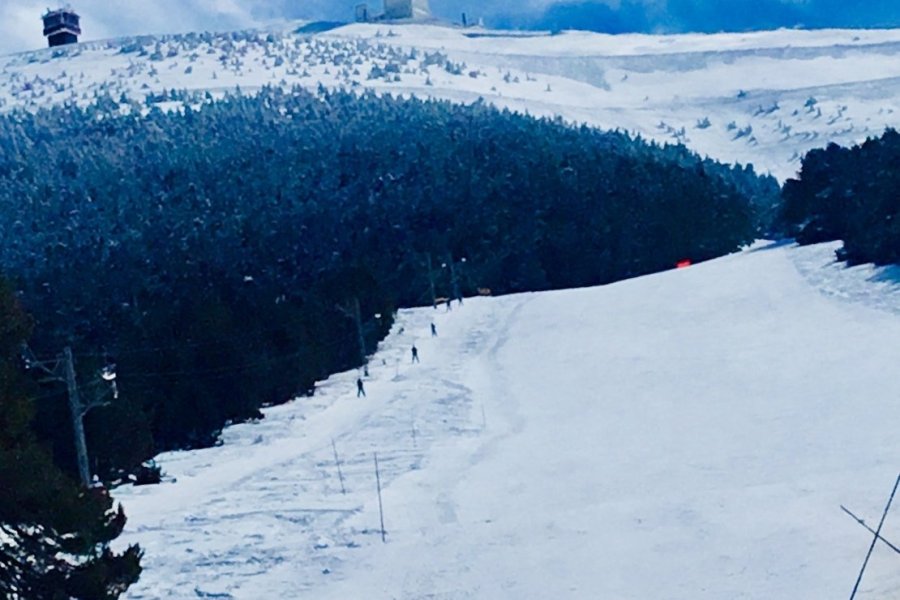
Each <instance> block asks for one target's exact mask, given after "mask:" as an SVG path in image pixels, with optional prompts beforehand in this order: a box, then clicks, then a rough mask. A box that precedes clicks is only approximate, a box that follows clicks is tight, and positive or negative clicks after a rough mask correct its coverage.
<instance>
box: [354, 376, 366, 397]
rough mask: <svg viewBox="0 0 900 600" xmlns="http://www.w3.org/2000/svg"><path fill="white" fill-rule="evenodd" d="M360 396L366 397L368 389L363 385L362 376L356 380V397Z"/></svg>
mask: <svg viewBox="0 0 900 600" xmlns="http://www.w3.org/2000/svg"><path fill="white" fill-rule="evenodd" d="M360 396H362V397H363V398H365V397H366V389H365V388H364V387H363V380H362V378H361V377H360V378H357V380H356V397H357V398H359V397H360Z"/></svg>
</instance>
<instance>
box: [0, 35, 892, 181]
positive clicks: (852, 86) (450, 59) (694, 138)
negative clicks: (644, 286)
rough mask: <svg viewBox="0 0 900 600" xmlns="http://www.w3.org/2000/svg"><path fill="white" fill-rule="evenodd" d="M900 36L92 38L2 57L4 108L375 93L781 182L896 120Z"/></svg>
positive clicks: (0, 96)
mask: <svg viewBox="0 0 900 600" xmlns="http://www.w3.org/2000/svg"><path fill="white" fill-rule="evenodd" d="M898 58H900V31H897V30H886V31H859V30H824V31H795V30H780V31H773V32H759V33H747V34H716V35H699V34H696V35H680V36H648V35H619V36H610V35H603V34H596V33H585V32H565V33H561V34H556V35H550V34H540V33H537V34H531V35H528V36H523V35H518V34H510V33H506V32H492V31H485V30H480V29H458V28H452V27H440V26H435V25H413V24H407V25H400V24H398V25H390V26H388V25H350V26H346V27H341V28H338V29H334V30H331V31H328V32H325V33H322V34H318V35H307V34H299V33H294V31H293V30H280V31H279V30H277V29H271V30H266V31H256V32H254V31H250V32H238V33H231V34H188V35H177V36H157V37H151V36H147V37H141V38H128V39H123V40H115V41H107V42H88V43H84V44H80V45H77V46H74V47H69V48H63V49H52V50H51V49H45V50H40V51H35V52H27V53H22V54H16V55H11V56H8V57H3V58H0V110H11V109H14V108H26V109H28V110H34V109H37V108H40V107H43V106H52V105H56V104H63V103H68V102H74V103H78V104H89V103H92V102H96V101H97V99H98V98H101V97H105V96H107V95H108V96H111V97H112V98H113V99H114V100H115V101H117V102H118V101H122V102H127V101H129V100H130V101H135V102H137V103H138V104H140V105H142V106H145V107H146V106H150V105H154V104H156V105H160V106H163V107H166V106H167V105H165V104H164V103H165V102H170V101H173V100H175V101H178V102H186V103H197V102H198V101H201V100H202V97H203V95H202V94H201V95H200V96H199V98H200V100H198V97H196V96H195V97H186V96H184V95H182V94H177V93H176V94H173V92H172V90H192V91H199V92H207V91H209V92H210V94H211V95H212V96H214V97H216V96H220V95H222V94H223V93H225V92H226V91H233V90H234V89H235V88H237V87H239V88H240V89H241V90H242V91H244V92H252V91H254V90H257V89H259V88H260V87H261V86H266V85H270V86H281V87H286V88H287V87H291V86H294V85H300V86H304V87H307V88H316V87H318V86H319V85H323V86H325V87H328V88H335V87H342V88H348V89H360V90H361V89H373V90H376V91H378V92H387V93H394V94H403V95H409V94H414V95H417V96H423V97H436V98H444V99H449V100H452V101H457V102H472V101H475V100H477V99H478V98H485V99H487V100H488V101H490V102H493V103H495V104H497V105H499V106H504V107H509V108H511V109H515V110H520V111H524V112H529V113H531V114H535V115H540V116H562V117H564V118H566V119H568V120H570V121H573V122H583V123H588V124H592V125H596V126H600V127H603V128H610V129H622V130H627V131H630V132H633V133H635V134H639V135H642V136H644V137H646V138H649V139H653V140H657V141H659V142H681V143H684V144H687V145H688V146H689V147H691V148H693V149H695V150H696V151H698V152H700V153H701V154H706V155H709V156H712V157H714V158H717V159H720V160H724V161H728V162H742V163H753V164H754V165H756V166H757V168H758V170H760V171H762V172H767V171H768V172H771V173H773V174H774V175H776V176H777V177H779V178H780V179H784V178H786V177H789V176H791V175H793V174H794V173H795V172H796V170H797V168H798V167H799V161H800V158H801V157H802V155H803V154H804V153H805V152H806V151H807V150H809V149H811V148H815V147H821V146H825V145H827V144H828V143H829V142H832V141H834V142H838V143H842V144H849V143H854V142H858V141H861V140H864V139H865V138H866V137H869V136H877V135H879V134H880V133H881V132H882V131H883V130H884V128H885V127H893V126H896V125H897V124H898V115H900V101H898V98H900V60H898Z"/></svg>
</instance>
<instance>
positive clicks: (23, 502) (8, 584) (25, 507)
mask: <svg viewBox="0 0 900 600" xmlns="http://www.w3.org/2000/svg"><path fill="white" fill-rule="evenodd" d="M29 329H30V324H29V322H28V319H27V318H26V316H25V314H24V313H23V312H22V310H21V308H20V307H19V304H18V302H17V301H16V299H15V297H14V295H13V294H12V293H11V291H10V289H9V287H8V286H7V285H6V284H5V283H3V282H0V596H2V597H3V598H9V599H10V600H20V599H21V600H64V599H65V600H68V599H70V598H77V599H84V600H98V599H99V600H106V599H112V598H118V597H119V595H120V594H121V593H122V592H124V591H125V590H126V589H127V588H128V586H129V585H131V584H132V583H134V582H135V581H137V578H138V576H139V574H140V570H141V568H140V556H141V552H140V549H139V548H138V547H137V546H132V547H131V548H129V549H128V550H126V551H125V552H124V553H122V554H115V553H113V552H112V551H111V550H110V549H109V543H110V542H111V541H112V540H113V539H115V538H116V537H118V535H119V534H120V533H121V531H122V528H123V526H124V525H125V514H124V512H123V511H122V507H121V506H119V507H118V509H115V510H114V509H113V505H112V500H111V499H110V498H109V496H108V495H107V494H106V493H105V491H104V490H103V489H102V488H97V489H91V490H85V489H83V488H81V487H79V486H78V485H77V484H76V483H75V482H74V481H72V480H71V479H69V478H68V477H67V476H66V475H64V474H63V473H62V472H60V471H59V470H58V468H57V467H55V466H54V465H53V462H52V460H51V458H50V456H49V455H48V454H47V453H46V452H45V451H44V450H43V449H42V448H41V447H40V445H39V444H38V443H37V441H36V440H35V437H34V435H33V433H32V431H31V429H30V422H31V418H32V406H31V402H30V401H29V400H28V389H27V387H26V386H25V385H24V383H23V381H22V378H21V377H20V375H19V370H20V364H19V360H18V357H19V355H20V352H21V344H22V343H23V342H24V341H25V340H26V339H27V337H28V334H29Z"/></svg>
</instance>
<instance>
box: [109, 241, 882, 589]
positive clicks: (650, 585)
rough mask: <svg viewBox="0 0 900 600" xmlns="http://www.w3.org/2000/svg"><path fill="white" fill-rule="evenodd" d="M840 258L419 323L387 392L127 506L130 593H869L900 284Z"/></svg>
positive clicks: (687, 273)
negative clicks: (870, 526) (132, 555)
mask: <svg viewBox="0 0 900 600" xmlns="http://www.w3.org/2000/svg"><path fill="white" fill-rule="evenodd" d="M833 249H834V246H833V245H825V246H818V247H812V248H792V247H783V246H781V247H779V246H774V247H761V248H757V249H755V250H753V251H748V252H745V253H742V254H739V255H735V256H731V257H727V258H723V259H720V260H717V261H712V262H709V263H705V264H701V265H698V266H695V267H692V268H690V269H687V270H681V271H672V272H667V273H663V274H659V275H655V276H650V277H645V278H640V279H635V280H631V281H627V282H622V283H619V284H616V285H611V286H607V287H601V288H593V289H583V290H571V291H562V292H552V293H542V294H527V295H518V296H510V297H504V298H495V299H471V300H467V301H466V303H465V306H463V307H461V308H457V309H455V310H453V311H452V312H450V313H446V312H444V311H443V310H440V311H438V312H435V311H433V310H431V309H416V310H409V311H403V312H401V314H400V318H399V320H398V322H397V325H396V326H395V328H394V331H393V333H392V334H391V336H390V337H389V338H388V339H387V340H386V341H385V342H384V343H383V344H382V347H381V349H380V350H379V352H378V353H377V355H376V357H375V359H374V361H373V366H372V370H371V378H370V379H369V381H368V382H367V391H368V397H367V398H360V399H357V398H356V397H355V383H354V382H355V379H356V373H353V372H351V373H344V374H340V375H336V376H334V377H332V378H331V379H329V380H328V381H326V382H324V383H322V384H321V385H320V386H319V389H318V392H317V394H316V396H315V397H314V398H311V399H302V400H298V401H296V402H294V403H291V404H289V405H286V406H281V407H277V408H273V409H270V410H268V411H267V413H266V418H265V419H264V420H263V421H261V422H259V423H253V424H244V425H239V426H236V427H232V428H230V429H229V430H227V432H226V433H225V435H224V445H222V446H221V447H218V448H213V449H209V450H203V451H196V452H186V453H172V454H168V455H164V456H162V457H160V462H161V463H162V465H163V467H164V469H165V470H166V471H167V472H168V473H169V474H171V475H174V476H175V477H176V478H177V483H166V484H164V485H160V486H155V487H146V488H135V489H127V488H126V489H122V490H120V491H118V492H117V497H118V498H119V499H121V500H122V501H123V502H124V503H125V506H126V510H127V512H128V515H129V518H130V520H129V524H128V528H127V530H126V534H125V535H124V539H123V543H134V542H138V543H140V544H141V545H142V546H143V547H144V548H145V550H146V553H147V555H146V558H145V561H144V562H145V567H146V570H145V573H144V575H143V576H142V579H141V582H140V583H139V584H138V585H137V586H136V587H135V588H134V589H133V590H132V591H131V592H130V593H129V596H128V597H129V598H134V599H137V598H196V597H219V598H247V599H255V598H316V599H328V598H335V599H338V598H404V599H413V598H536V599H537V598H563V597H566V598H592V599H594V598H601V599H610V600H626V599H635V600H637V599H641V600H645V599H657V598H666V599H682V598H683V599H696V598H710V599H721V598H759V599H770V598H817V599H825V598H845V597H847V595H848V594H849V590H850V588H851V587H852V585H853V581H854V580H855V577H856V574H857V572H858V569H859V567H860V564H861V562H862V558H863V556H864V554H865V551H866V549H867V548H868V544H869V542H870V537H869V535H868V534H867V533H866V532H865V531H864V530H863V529H862V528H861V527H860V526H859V525H858V524H856V523H854V522H853V521H852V520H851V519H850V518H849V517H847V516H846V515H844V514H843V513H842V512H841V510H840V508H839V505H840V504H845V505H847V506H848V507H849V508H851V509H852V510H854V511H856V512H857V513H858V514H860V515H861V516H863V517H864V518H866V519H867V520H869V521H870V522H872V523H876V522H877V519H878V517H879V516H880V513H881V511H882V508H883V504H884V502H885V500H886V497H887V494H888V493H889V492H890V488H891V485H892V484H893V481H894V478H895V477H896V476H897V472H898V470H900V463H898V461H897V456H898V453H900V437H898V436H897V423H898V422H900V402H898V398H900V379H898V378H897V377H896V367H897V364H900V345H898V344H897V340H898V339H900V278H898V277H897V274H896V273H891V272H889V271H878V270H872V269H868V268H865V267H863V268H858V269H851V270H847V269H843V268H841V267H839V266H836V265H832V264H830V263H831V262H832V261H831V256H832V251H833ZM823 292H824V293H823ZM432 320H434V322H435V323H436V324H437V328H438V333H439V334H440V337H438V338H431V337H430V334H429V331H428V328H429V324H430V323H431V322H432ZM413 343H415V344H416V345H417V346H418V348H419V350H420V355H421V357H422V362H421V364H416V365H412V364H410V363H409V358H410V356H409V351H410V348H411V346H412V344H413ZM332 439H333V440H334V443H335V447H336V449H337V451H338V453H339V455H340V459H341V461H342V472H343V475H344V477H345V479H346V488H347V493H346V494H342V493H341V484H340V481H339V478H338V472H337V469H336V467H335V461H334V454H333V448H332ZM374 452H378V457H379V462H380V465H381V469H382V473H381V475H382V483H383V485H384V488H385V489H384V507H385V508H384V509H385V524H386V529H387V543H386V544H382V542H381V538H380V534H379V516H378V502H377V496H376V491H375V475H374V468H373V453H374ZM884 534H885V536H886V537H887V538H888V539H892V540H893V541H895V542H897V541H900V515H896V516H894V515H892V516H891V517H889V518H888V521H887V524H886V526H885V530H884ZM897 566H898V565H897V556H895V555H894V554H893V553H892V552H891V551H890V550H889V549H887V548H886V547H885V546H883V545H882V546H880V547H878V548H877V550H876V552H875V555H874V557H873V560H872V562H871V563H870V565H869V570H868V573H867V576H866V579H865V580H864V585H863V591H864V593H863V594H862V596H860V597H863V598H894V597H897V595H898V593H900V570H898V568H897Z"/></svg>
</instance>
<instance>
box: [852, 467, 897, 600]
mask: <svg viewBox="0 0 900 600" xmlns="http://www.w3.org/2000/svg"><path fill="white" fill-rule="evenodd" d="M898 486H900V475H898V476H897V481H896V482H894V489H893V490H892V491H891V497H890V498H888V501H887V505H886V506H885V507H884V513H883V514H882V515H881V521H879V522H878V528H877V529H875V535H874V537H873V538H872V543H871V544H870V545H869V551H868V552H867V553H866V560H864V561H863V565H862V568H861V569H860V570H859V577H857V578H856V584H855V585H854V586H853V592H852V593H851V594H850V600H853V599H854V598H855V597H856V591H857V590H858V589H859V584H860V582H862V578H863V574H864V573H865V572H866V565H868V564H869V558H871V556H872V550H874V549H875V544H877V543H878V538H880V537H881V527H882V526H883V525H884V520H885V519H887V515H888V511H890V510H891V503H892V502H893V501H894V494H896V493H897V487H898Z"/></svg>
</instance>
